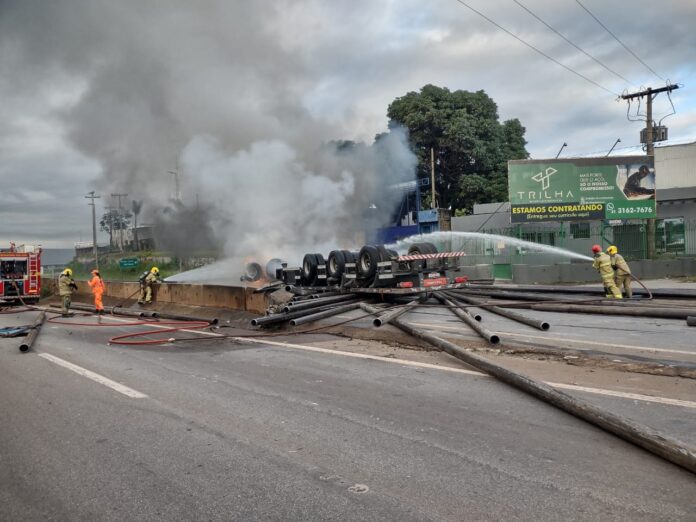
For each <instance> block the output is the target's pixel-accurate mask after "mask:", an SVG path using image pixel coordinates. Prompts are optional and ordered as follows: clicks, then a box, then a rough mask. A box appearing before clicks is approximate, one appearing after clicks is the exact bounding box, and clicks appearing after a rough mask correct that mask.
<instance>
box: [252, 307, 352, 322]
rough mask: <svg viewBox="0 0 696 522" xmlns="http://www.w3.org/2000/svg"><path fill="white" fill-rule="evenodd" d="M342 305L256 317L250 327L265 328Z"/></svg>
mask: <svg viewBox="0 0 696 522" xmlns="http://www.w3.org/2000/svg"><path fill="white" fill-rule="evenodd" d="M342 304H345V303H331V304H327V305H324V306H320V307H316V308H307V309H303V310H292V311H290V312H281V313H277V314H271V315H266V316H264V317H256V318H254V319H252V320H251V326H267V325H269V324H277V323H284V322H286V321H289V320H290V319H296V318H298V317H304V316H305V315H311V314H315V313H317V312H323V311H324V310H331V309H333V308H336V307H337V306H339V305H342Z"/></svg>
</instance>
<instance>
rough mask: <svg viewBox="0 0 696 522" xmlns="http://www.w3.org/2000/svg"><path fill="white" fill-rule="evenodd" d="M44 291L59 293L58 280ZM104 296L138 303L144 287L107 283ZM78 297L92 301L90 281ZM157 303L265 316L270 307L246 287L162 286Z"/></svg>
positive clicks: (48, 281) (83, 283)
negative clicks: (223, 309) (205, 307)
mask: <svg viewBox="0 0 696 522" xmlns="http://www.w3.org/2000/svg"><path fill="white" fill-rule="evenodd" d="M42 285H44V288H48V289H51V290H52V292H53V293H56V290H57V285H56V281H55V280H51V279H48V278H44V279H43V280H42ZM105 287H106V291H105V293H104V295H105V296H106V297H111V298H114V299H138V294H139V291H140V285H139V284H138V283H137V282H131V281H127V282H126V281H105ZM76 293H77V295H78V296H82V297H84V298H86V299H89V298H90V297H91V295H92V291H91V289H90V287H89V285H88V284H87V281H77V292H76ZM155 299H156V301H157V302H159V303H172V304H182V305H190V306H208V307H214V308H226V309H229V310H243V311H247V312H254V313H259V314H261V313H264V312H265V311H266V308H267V307H268V301H267V297H266V294H255V293H254V289H253V288H247V287H242V286H221V285H196V284H181V283H162V284H159V285H156V287H155Z"/></svg>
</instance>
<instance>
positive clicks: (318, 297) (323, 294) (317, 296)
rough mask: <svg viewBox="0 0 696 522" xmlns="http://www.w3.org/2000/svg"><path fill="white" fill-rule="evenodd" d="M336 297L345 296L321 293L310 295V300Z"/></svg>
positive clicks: (340, 293) (338, 293) (335, 293)
mask: <svg viewBox="0 0 696 522" xmlns="http://www.w3.org/2000/svg"><path fill="white" fill-rule="evenodd" d="M336 295H345V294H344V293H343V292H322V293H317V294H311V295H310V296H309V298H310V299H323V298H324V297H333V296H336Z"/></svg>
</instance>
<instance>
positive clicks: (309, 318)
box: [290, 302, 360, 326]
mask: <svg viewBox="0 0 696 522" xmlns="http://www.w3.org/2000/svg"><path fill="white" fill-rule="evenodd" d="M356 308H360V303H359V302H358V303H349V304H347V305H341V306H336V307H333V308H330V309H328V310H324V311H323V312H317V313H310V314H309V315H304V316H302V317H297V318H295V319H290V324H291V325H292V326H298V325H301V324H305V323H311V322H313V321H318V320H319V319H325V318H327V317H331V316H333V315H338V314H342V313H343V312H350V311H351V310H355V309H356Z"/></svg>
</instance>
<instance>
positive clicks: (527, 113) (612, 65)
mask: <svg viewBox="0 0 696 522" xmlns="http://www.w3.org/2000/svg"><path fill="white" fill-rule="evenodd" d="M519 2H520V3H521V4H523V5H524V6H526V7H527V8H528V9H530V10H531V11H533V12H534V13H535V14H537V15H538V16H539V17H540V18H542V19H544V20H545V21H546V22H547V23H548V24H549V25H551V26H552V27H554V28H555V29H556V30H558V31H559V32H560V33H562V34H563V35H564V36H566V37H567V38H568V39H570V40H572V41H573V42H574V43H575V44H577V45H578V46H580V47H582V48H583V49H584V50H585V51H587V52H588V53H589V54H591V55H593V56H594V57H595V58H596V59H598V60H599V61H601V62H602V63H604V64H605V65H606V66H607V67H608V68H609V69H611V70H612V71H614V73H616V74H614V73H612V72H610V71H608V70H607V69H605V68H603V67H602V66H600V65H598V64H597V63H596V62H594V61H593V60H592V59H590V58H588V57H587V56H585V55H583V54H582V53H581V52H580V51H578V50H577V49H575V48H574V47H572V46H571V45H570V44H568V43H566V42H565V41H563V40H562V39H561V38H560V37H559V36H558V35H556V34H554V33H553V32H552V31H551V30H550V29H548V28H547V27H545V26H544V25H543V24H542V23H541V22H539V21H538V20H536V19H535V18H533V17H532V15H530V14H529V13H528V12H526V11H525V10H523V8H522V7H520V6H519V5H517V4H516V3H515V2H514V1H513V0H467V2H466V3H468V4H469V5H471V6H472V7H474V8H475V9H477V10H479V11H481V12H482V13H484V14H485V15H486V16H488V17H489V18H491V19H492V20H494V21H495V22H497V23H498V24H500V25H502V26H503V27H505V28H507V29H508V30H509V31H511V32H512V33H514V34H515V35H517V36H519V37H520V38H522V39H523V40H525V41H527V42H529V43H530V44H532V45H534V46H535V47H537V48H539V49H540V50H542V51H543V52H544V53H546V54H548V55H550V56H552V57H553V58H555V59H556V60H558V61H560V62H561V63H563V64H565V65H566V66H568V67H570V68H572V69H574V70H576V71H577V72H578V73H580V74H582V75H584V76H586V77H588V78H589V79H591V80H592V81H594V82H596V83H597V84H600V85H601V86H602V87H604V88H605V89H606V90H604V89H602V88H600V87H598V86H596V85H594V84H592V83H590V82H588V81H585V80H583V79H582V78H579V77H578V76H576V75H575V74H573V73H571V72H569V71H567V70H565V69H563V68H562V67H561V66H559V65H557V64H555V63H553V62H552V61H550V60H548V59H546V58H544V57H542V56H540V55H539V54H537V53H536V52H534V51H533V50H532V49H530V48H528V47H526V46H525V45H523V44H522V43H520V42H519V41H517V40H515V39H514V38H513V37H511V36H510V35H508V34H506V33H505V32H503V31H502V30H500V29H499V28H497V27H495V26H493V25H491V23H489V22H488V21H486V20H484V19H483V18H481V17H480V16H478V15H477V14H475V13H474V12H472V11H470V10H469V9H467V8H466V7H465V6H463V5H462V4H460V3H458V2H457V1H456V0H429V1H427V2H426V1H422V0H419V1H415V0H350V1H343V0H334V1H330V2H327V1H322V0H294V1H291V0H286V1H273V2H270V1H269V2H256V1H251V0H246V1H237V2H233V1H232V0H219V1H209V0H200V1H196V2H190V1H188V0H179V1H177V0H169V1H149V2H142V1H136V0H119V1H113V0H54V1H51V2H45V1H39V0H14V1H13V0H0V180H1V181H2V191H1V193H0V246H2V245H5V244H7V243H8V242H9V241H16V242H18V243H41V244H43V246H45V247H70V246H72V244H73V243H74V242H75V241H79V240H90V239H91V223H90V217H91V215H90V210H89V207H88V206H87V200H86V199H84V195H85V194H86V193H87V192H89V191H90V190H96V191H97V192H98V193H99V194H102V199H101V200H100V201H99V203H98V213H101V212H103V205H104V204H111V201H110V199H111V198H110V197H108V194H110V193H111V192H116V191H118V192H124V191H125V192H128V193H129V194H130V196H129V199H130V198H131V197H133V196H136V195H137V194H138V192H139V191H140V192H141V193H147V194H148V195H153V194H154V195H155V196H156V197H158V198H159V199H160V200H166V198H168V197H170V196H171V195H172V176H171V175H169V174H167V170H171V169H173V168H175V165H176V163H177V158H180V161H181V162H182V163H184V165H183V166H182V172H183V174H182V176H184V177H186V178H188V180H189V184H191V183H192V182H193V180H194V179H195V178H196V172H193V171H190V170H189V171H186V170H185V169H186V165H185V157H186V154H185V151H186V148H187V146H188V145H189V144H190V143H192V142H193V141H194V140H196V139H197V138H200V137H201V136H206V137H211V138H214V139H215V140H216V143H219V146H220V147H221V148H223V149H224V150H225V151H227V152H228V153H229V154H237V153H241V152H243V151H246V150H248V149H250V148H251V147H252V146H253V145H254V143H258V142H265V141H267V140H280V141H282V142H285V143H287V144H288V145H289V146H290V147H292V148H293V150H297V151H299V152H298V153H297V154H298V157H299V158H302V154H303V153H302V151H307V155H310V152H309V151H311V150H313V148H314V147H315V146H316V144H317V143H319V142H321V141H323V140H328V139H355V140H366V141H368V142H371V141H372V138H373V137H374V135H375V134H376V133H379V132H383V131H384V130H386V124H387V119H386V109H387V106H388V104H389V103H390V102H391V101H392V100H393V99H394V98H396V97H398V96H402V95H404V94H406V93H407V92H409V91H414V90H418V89H420V88H421V87H422V86H423V85H425V84H428V83H432V84H435V85H438V86H444V87H447V88H449V89H451V90H456V89H466V90H470V91H475V90H479V89H482V90H485V91H486V92H487V93H488V94H489V95H490V96H491V97H492V98H493V99H494V100H495V102H496V103H497V104H498V108H499V112H500V116H501V119H508V118H519V119H520V121H521V122H522V124H523V125H524V126H525V127H526V129H527V135H526V136H527V140H528V142H529V143H528V146H527V148H528V150H529V151H530V153H531V155H532V157H535V158H544V157H553V156H555V154H556V153H557V152H558V149H559V148H560V146H561V145H562V143H563V142H564V141H565V142H567V143H568V147H567V148H566V149H565V150H564V152H563V155H564V156H574V155H587V154H590V153H593V152H596V153H598V154H603V153H606V151H607V150H608V149H609V148H610V147H611V145H612V144H613V143H614V141H615V140H616V139H617V138H621V144H620V146H632V145H637V144H638V135H639V131H640V129H641V128H642V125H641V124H640V123H636V122H629V121H627V119H626V108H627V107H626V103H625V102H623V101H621V102H619V101H616V94H618V93H622V92H624V91H634V90H637V89H639V88H640V87H641V86H652V87H659V86H662V85H664V84H665V81H664V80H667V79H668V80H671V81H672V82H676V83H679V84H683V88H681V89H679V90H678V91H676V92H675V93H673V96H672V100H673V101H674V105H675V107H676V110H677V114H676V115H674V116H671V117H670V118H667V119H666V120H665V121H664V124H665V125H667V126H669V129H670V138H672V139H673V140H674V141H681V140H685V139H689V138H694V137H696V101H695V100H696V99H695V97H694V89H696V70H695V68H696V61H695V60H694V56H696V31H695V30H694V27H696V2H694V1H693V0H664V1H663V2H660V3H658V2H654V1H648V0H630V1H629V0H624V1H618V0H615V1H600V0H582V3H583V4H584V5H585V6H586V7H587V8H588V9H589V10H590V11H592V12H593V13H594V14H595V15H596V16H597V18H599V20H600V21H602V23H604V25H606V26H607V27H608V28H609V29H610V30H612V31H613V32H614V34H616V35H617V36H618V37H619V38H620V39H621V40H622V41H623V42H624V43H625V44H626V45H627V46H628V47H629V48H630V49H631V50H632V51H633V52H634V53H635V54H636V55H638V56H639V57H640V58H641V59H642V60H643V61H644V62H645V63H646V64H647V65H648V66H649V67H650V68H652V69H653V70H654V71H655V73H657V75H659V76H660V77H661V78H662V79H660V78H658V77H657V76H656V75H655V74H654V73H653V72H651V71H650V70H649V69H648V68H647V67H646V66H645V65H643V64H641V63H640V62H639V61H638V60H637V59H636V58H635V57H633V56H632V55H631V54H630V53H629V52H628V51H627V50H626V49H624V48H623V47H622V46H621V45H620V44H619V43H618V42H617V41H616V40H615V39H614V38H613V37H612V36H611V35H610V34H608V33H607V32H606V31H605V29H603V28H602V27H601V26H600V25H598V23H597V22H596V21H595V20H593V19H592V18H591V17H590V15H589V14H588V13H587V12H586V11H584V10H583V9H582V7H581V6H580V5H579V4H578V3H577V2H576V1H575V0H519ZM619 76H622V77H624V78H625V79H627V80H628V82H626V81H624V79H622V78H620V77H619ZM607 90H608V91H610V92H607ZM612 93H613V94H612ZM634 108H635V107H634ZM669 110H670V106H669V102H668V99H667V97H666V96H664V95H661V96H659V97H658V98H657V99H656V101H655V112H656V114H657V115H658V117H657V118H656V119H659V118H660V117H661V115H664V114H666V113H668V112H669ZM182 158H183V159H182ZM307 161H309V160H307ZM180 166H181V165H180ZM189 168H191V167H190V166H189ZM275 189H276V187H269V188H268V190H275ZM184 196H186V194H184ZM139 199H140V198H139Z"/></svg>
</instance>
